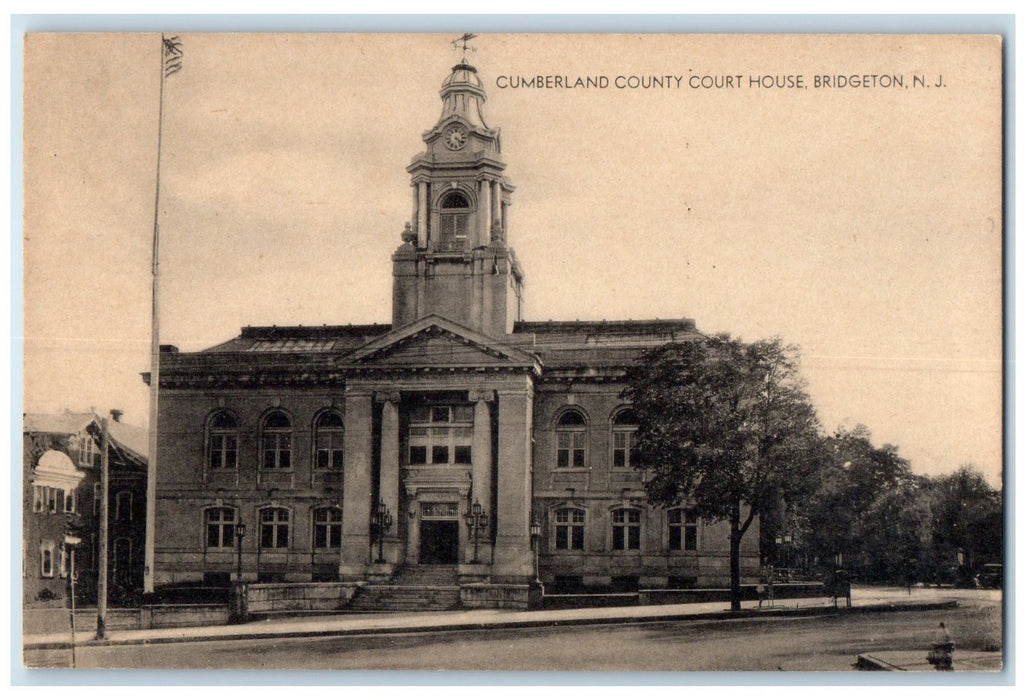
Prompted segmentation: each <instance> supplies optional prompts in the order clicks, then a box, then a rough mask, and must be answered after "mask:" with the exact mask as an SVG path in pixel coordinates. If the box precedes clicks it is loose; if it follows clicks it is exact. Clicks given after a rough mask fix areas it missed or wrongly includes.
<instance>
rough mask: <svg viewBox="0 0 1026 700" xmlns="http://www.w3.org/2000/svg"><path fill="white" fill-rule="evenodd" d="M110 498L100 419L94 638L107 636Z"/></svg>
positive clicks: (103, 427) (104, 425)
mask: <svg viewBox="0 0 1026 700" xmlns="http://www.w3.org/2000/svg"><path fill="white" fill-rule="evenodd" d="M109 496H110V439H109V438H108V437H107V419H106V418H101V419H100V525H99V527H100V562H99V571H98V572H97V574H98V576H97V585H96V638H97V639H104V638H105V637H106V635H107V534H108V528H107V520H108V518H107V513H108V510H109V506H110V503H109Z"/></svg>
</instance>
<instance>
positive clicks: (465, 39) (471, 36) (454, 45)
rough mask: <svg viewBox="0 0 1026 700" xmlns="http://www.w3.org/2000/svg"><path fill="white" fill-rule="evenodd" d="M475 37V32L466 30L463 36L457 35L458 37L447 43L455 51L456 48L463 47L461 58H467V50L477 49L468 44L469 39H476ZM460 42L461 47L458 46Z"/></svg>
mask: <svg viewBox="0 0 1026 700" xmlns="http://www.w3.org/2000/svg"><path fill="white" fill-rule="evenodd" d="M476 38H477V34H471V33H470V32H467V33H466V34H464V35H463V36H461V37H459V38H458V39H453V40H452V41H450V42H449V43H450V44H452V50H453V51H456V50H457V49H460V48H462V49H463V59H464V60H466V58H467V51H477V49H475V48H472V47H471V46H470V40H471V39H476ZM461 43H462V44H463V46H462V47H461V46H460V44H461Z"/></svg>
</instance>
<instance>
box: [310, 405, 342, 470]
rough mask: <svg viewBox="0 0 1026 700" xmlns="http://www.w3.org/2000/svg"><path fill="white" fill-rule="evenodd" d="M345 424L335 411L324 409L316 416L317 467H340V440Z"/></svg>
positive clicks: (315, 443)
mask: <svg viewBox="0 0 1026 700" xmlns="http://www.w3.org/2000/svg"><path fill="white" fill-rule="evenodd" d="M344 437H345V425H344V424H343V423H342V416H341V415H340V414H339V413H338V412H337V411H326V412H324V413H322V414H321V415H320V416H318V417H317V422H316V424H315V425H314V445H315V448H314V449H315V450H316V452H317V454H316V458H315V460H314V464H315V465H316V468H317V469H341V468H342V454H343V453H342V441H343V438H344Z"/></svg>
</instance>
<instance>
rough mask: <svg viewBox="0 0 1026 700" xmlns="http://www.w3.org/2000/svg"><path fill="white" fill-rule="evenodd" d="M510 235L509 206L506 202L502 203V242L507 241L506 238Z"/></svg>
mask: <svg viewBox="0 0 1026 700" xmlns="http://www.w3.org/2000/svg"><path fill="white" fill-rule="evenodd" d="M507 235H509V205H508V204H506V203H505V202H503V203H502V240H506V236H507Z"/></svg>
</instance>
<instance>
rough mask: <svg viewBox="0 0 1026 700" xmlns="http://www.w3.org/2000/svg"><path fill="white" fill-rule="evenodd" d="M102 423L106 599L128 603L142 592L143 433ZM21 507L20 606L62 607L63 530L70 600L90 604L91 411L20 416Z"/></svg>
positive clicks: (95, 516) (96, 494)
mask: <svg viewBox="0 0 1026 700" xmlns="http://www.w3.org/2000/svg"><path fill="white" fill-rule="evenodd" d="M111 413H112V415H113V416H114V418H113V419H112V420H108V421H107V425H108V433H109V436H110V444H109V449H108V456H109V464H110V474H109V477H110V487H109V499H110V500H109V513H108V516H109V517H108V525H109V529H108V537H109V539H108V542H109V545H108V546H109V553H108V567H109V568H108V572H109V579H108V580H109V584H110V585H109V590H110V601H111V602H112V603H115V604H116V603H118V602H122V601H127V600H129V599H131V598H133V597H134V596H136V595H137V594H138V593H140V592H141V591H142V572H143V564H144V561H145V559H144V543H145V533H146V521H145V514H146V509H145V499H146V451H147V442H148V438H147V434H146V431H145V430H144V429H141V428H137V427H134V426H130V425H125V424H124V423H121V422H120V421H119V420H118V419H119V418H120V412H119V411H112V412H111ZM22 435H23V462H22V464H23V479H24V481H23V483H24V485H25V488H24V498H23V505H22V527H23V535H24V537H23V556H22V573H23V576H24V586H23V602H24V603H25V604H26V605H29V606H34V605H40V606H47V605H65V604H66V603H67V590H68V580H67V577H68V575H69V573H70V557H69V553H68V551H67V548H66V547H64V545H63V543H64V536H65V534H67V533H68V532H69V531H74V533H75V534H76V535H77V536H78V537H79V538H81V540H82V542H81V544H80V545H78V546H77V547H75V570H76V573H77V574H78V582H77V590H76V598H77V599H78V600H79V601H80V602H94V601H95V599H96V584H97V571H98V562H99V532H100V530H99V520H100V497H101V492H100V466H101V462H100V460H101V439H100V418H99V417H98V416H97V415H96V414H94V413H72V412H70V411H65V412H64V413H60V414H38V413H26V414H25V415H24V417H23V428H22Z"/></svg>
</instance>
